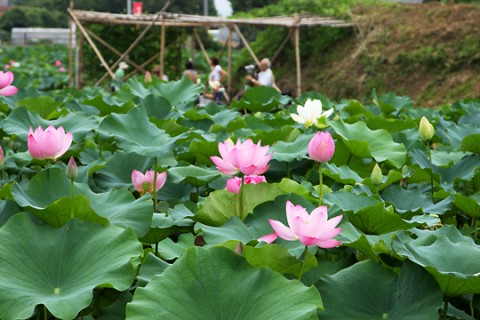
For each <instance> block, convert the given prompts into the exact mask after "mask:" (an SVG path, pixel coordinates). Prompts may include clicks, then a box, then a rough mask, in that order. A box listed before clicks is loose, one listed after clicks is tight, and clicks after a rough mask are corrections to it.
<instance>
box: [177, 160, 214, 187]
mask: <svg viewBox="0 0 480 320" xmlns="http://www.w3.org/2000/svg"><path fill="white" fill-rule="evenodd" d="M168 175H169V177H170V178H171V180H172V182H173V183H176V184H177V183H188V184H191V185H194V186H196V187H200V186H203V185H206V184H208V183H209V182H211V181H213V180H215V179H217V178H218V177H220V176H221V173H220V171H218V170H217V169H212V168H201V167H196V166H192V165H190V166H186V167H175V168H171V169H169V170H168Z"/></svg>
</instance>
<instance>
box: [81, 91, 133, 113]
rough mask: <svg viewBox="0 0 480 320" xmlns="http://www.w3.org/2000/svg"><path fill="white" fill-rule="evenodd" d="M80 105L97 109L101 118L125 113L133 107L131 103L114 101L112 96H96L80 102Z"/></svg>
mask: <svg viewBox="0 0 480 320" xmlns="http://www.w3.org/2000/svg"><path fill="white" fill-rule="evenodd" d="M82 104H84V105H87V106H92V107H95V108H97V109H98V111H99V112H100V115H102V116H104V115H109V114H112V113H127V112H128V111H130V109H132V108H133V107H135V104H134V103H133V102H132V101H125V102H123V103H121V102H118V101H116V100H115V99H114V98H113V97H112V96H104V95H102V94H97V95H96V96H95V97H93V98H89V99H84V100H82Z"/></svg>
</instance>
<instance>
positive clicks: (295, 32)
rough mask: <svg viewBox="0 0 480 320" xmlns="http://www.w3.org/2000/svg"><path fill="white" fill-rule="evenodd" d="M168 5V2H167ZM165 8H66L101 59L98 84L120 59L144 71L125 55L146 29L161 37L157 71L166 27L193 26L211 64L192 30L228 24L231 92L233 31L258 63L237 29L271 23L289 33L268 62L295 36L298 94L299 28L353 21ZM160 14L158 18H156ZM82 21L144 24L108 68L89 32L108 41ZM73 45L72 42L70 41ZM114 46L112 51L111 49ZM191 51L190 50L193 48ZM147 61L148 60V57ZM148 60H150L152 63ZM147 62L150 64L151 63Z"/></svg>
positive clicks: (104, 43)
mask: <svg viewBox="0 0 480 320" xmlns="http://www.w3.org/2000/svg"><path fill="white" fill-rule="evenodd" d="M167 5H168V3H167ZM165 9H166V7H164V8H163V9H162V11H160V12H158V13H157V14H154V15H153V14H144V15H131V14H130V15H129V14H113V13H106V12H93V11H81V10H73V7H71V8H70V9H69V10H68V13H69V15H70V18H71V20H72V21H73V22H74V23H75V24H76V25H78V28H79V30H80V32H81V33H82V35H83V36H84V37H85V39H86V40H87V42H88V43H89V44H90V46H91V47H92V49H93V50H94V52H95V54H96V55H97V57H98V58H99V60H100V62H101V63H102V64H103V65H104V66H105V68H106V70H107V72H106V73H105V74H104V76H103V77H102V78H101V79H100V80H99V81H98V82H97V85H98V84H100V83H101V82H102V81H103V80H105V78H106V77H107V76H109V75H110V77H112V79H113V78H114V74H113V72H112V69H114V68H115V67H117V66H118V64H119V63H120V62H121V61H124V60H125V61H128V62H129V63H130V64H132V65H133V66H134V67H135V70H133V71H132V72H131V73H130V74H129V75H128V76H127V77H129V76H131V75H133V74H135V73H136V72H137V71H142V72H144V67H145V66H146V65H148V63H147V64H145V63H143V64H141V65H137V64H135V63H134V62H133V61H131V60H129V59H128V58H127V56H128V53H129V52H131V50H133V48H134V47H135V46H136V45H137V44H138V42H139V41H140V40H141V39H142V38H143V36H144V35H145V34H146V32H148V30H149V29H150V28H152V27H154V26H156V27H160V28H161V36H160V52H159V53H158V54H157V55H155V57H159V60H160V71H161V73H162V74H163V73H164V52H165V29H166V28H167V27H190V28H193V32H192V43H193V41H194V40H193V39H195V40H196V42H197V43H198V45H199V47H200V50H201V51H202V54H203V56H204V57H205V59H206V60H207V62H208V64H209V65H210V58H209V56H208V54H207V52H206V50H205V46H204V45H203V43H202V41H201V39H200V37H199V36H198V34H197V33H196V32H195V28H199V27H202V28H209V27H217V28H218V27H227V28H228V29H229V32H228V40H227V43H226V46H227V50H228V75H229V78H228V84H227V91H228V93H229V94H231V86H232V85H231V83H232V82H231V81H232V80H231V79H230V77H231V72H232V70H231V69H232V61H231V60H232V52H231V51H232V47H231V46H232V44H231V42H232V33H233V32H236V33H237V35H238V36H239V38H240V40H241V42H242V43H243V45H244V46H245V48H246V49H247V51H248V52H249V54H250V56H251V57H252V58H253V60H254V61H255V63H256V64H260V61H259V59H258V58H257V56H256V55H255V52H254V51H253V50H252V48H251V47H250V45H249V43H248V41H247V39H246V38H245V37H244V35H243V34H242V32H241V31H240V28H239V25H254V26H273V27H275V26H276V27H284V28H288V29H289V33H288V35H287V37H286V38H285V39H284V40H283V42H282V43H281V45H280V46H279V48H278V49H277V51H276V52H275V54H274V56H273V57H272V59H271V61H275V60H276V59H277V57H278V55H279V54H280V52H281V51H282V50H283V48H284V47H285V45H286V44H287V42H288V40H289V39H290V38H291V37H292V36H293V37H294V46H295V67H296V80H297V81H296V94H297V95H300V94H301V92H302V79H301V61H300V56H301V53H300V29H301V28H302V27H309V26H328V27H350V26H352V25H353V24H352V23H349V22H346V21H343V20H339V19H336V18H332V17H319V16H313V15H295V16H293V17H288V16H285V17H284V16H282V17H262V18H240V19H226V18H221V17H212V16H195V15H184V14H177V13H169V12H165ZM160 15H161V17H162V18H161V19H158V18H159V16H160ZM82 23H97V24H120V25H122V24H123V25H138V26H142V25H143V26H146V27H145V29H144V30H143V31H142V33H141V34H140V35H139V37H138V38H137V39H136V40H135V41H134V42H133V43H132V44H131V45H130V47H129V48H128V49H127V50H126V51H125V52H124V53H123V54H121V55H120V58H119V59H118V60H117V61H116V62H115V63H114V64H113V65H112V66H111V68H110V67H109V66H108V65H107V64H106V62H105V60H104V59H103V57H102V55H101V53H100V51H99V50H98V48H97V47H96V45H95V43H94V42H93V40H92V39H91V37H90V35H91V36H92V37H94V38H95V39H96V40H97V41H99V42H100V43H101V44H103V45H104V46H106V47H107V48H109V45H108V43H106V42H105V41H104V40H100V39H98V38H99V37H98V36H93V33H92V32H91V31H89V30H86V29H85V28H84V26H83V24H82ZM71 45H72V43H71ZM109 49H110V50H111V51H113V52H114V53H115V54H117V55H119V53H120V52H119V51H118V50H116V49H115V48H113V47H112V46H110V48H109ZM113 49H115V50H113ZM192 52H193V49H192ZM149 60H150V59H149ZM152 61H153V60H152ZM152 61H150V62H152ZM150 62H149V63H150Z"/></svg>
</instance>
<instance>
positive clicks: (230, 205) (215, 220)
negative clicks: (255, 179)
mask: <svg viewBox="0 0 480 320" xmlns="http://www.w3.org/2000/svg"><path fill="white" fill-rule="evenodd" d="M284 193H285V191H283V190H282V189H281V188H280V187H279V186H278V184H269V183H260V184H247V185H244V186H242V190H241V192H239V193H238V194H236V195H235V194H233V193H231V192H230V191H227V190H217V191H214V192H212V193H210V194H209V195H208V197H207V198H206V199H205V203H204V205H203V207H202V208H200V210H198V211H197V213H196V214H195V220H197V221H199V222H202V223H204V224H207V225H213V226H220V225H222V224H224V223H225V222H226V221H227V220H228V219H229V218H231V217H234V216H237V217H239V218H240V219H242V220H245V218H246V217H247V215H248V214H250V213H252V212H253V209H254V208H255V207H256V206H258V205H259V204H261V203H264V202H267V201H271V200H273V199H275V198H276V197H277V196H279V195H281V194H284ZM239 202H240V204H241V205H240V206H238V205H237V204H238V203H239ZM237 210H239V211H237Z"/></svg>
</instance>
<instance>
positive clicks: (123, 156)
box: [94, 151, 152, 188]
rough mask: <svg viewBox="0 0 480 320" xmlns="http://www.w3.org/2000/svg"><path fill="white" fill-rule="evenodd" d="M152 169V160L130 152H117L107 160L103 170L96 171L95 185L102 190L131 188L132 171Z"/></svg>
mask: <svg viewBox="0 0 480 320" xmlns="http://www.w3.org/2000/svg"><path fill="white" fill-rule="evenodd" d="M147 169H152V159H150V158H148V157H145V156H143V155H139V154H136V153H132V152H123V151H117V152H115V154H114V155H113V156H112V157H110V158H108V159H107V162H106V164H105V168H103V169H100V170H97V171H96V172H95V175H94V180H95V183H96V184H97V185H98V186H100V187H103V188H131V187H132V186H133V183H132V171H133V170H138V171H141V172H142V173H145V171H146V170H147Z"/></svg>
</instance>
